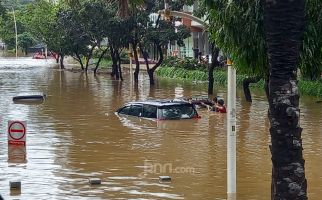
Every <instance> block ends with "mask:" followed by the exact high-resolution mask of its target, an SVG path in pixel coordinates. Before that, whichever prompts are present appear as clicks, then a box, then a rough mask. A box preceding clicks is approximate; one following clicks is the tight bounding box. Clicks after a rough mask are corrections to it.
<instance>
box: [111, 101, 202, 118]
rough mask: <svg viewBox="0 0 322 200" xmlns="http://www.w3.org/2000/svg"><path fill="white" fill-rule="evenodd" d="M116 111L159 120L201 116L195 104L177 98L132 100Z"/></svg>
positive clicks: (120, 113)
mask: <svg viewBox="0 0 322 200" xmlns="http://www.w3.org/2000/svg"><path fill="white" fill-rule="evenodd" d="M116 112H117V114H119V115H130V116H137V117H142V118H150V119H157V120H174V119H177V120H180V119H198V118H200V116H199V115H198V112H197V110H196V109H195V107H194V105H193V104H191V103H189V102H186V101H176V100H147V101H136V102H130V103H127V104H125V105H124V106H123V107H121V108H119V109H118V110H117V111H116Z"/></svg>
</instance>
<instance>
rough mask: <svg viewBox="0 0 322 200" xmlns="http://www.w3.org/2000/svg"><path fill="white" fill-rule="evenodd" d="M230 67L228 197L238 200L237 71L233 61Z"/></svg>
mask: <svg viewBox="0 0 322 200" xmlns="http://www.w3.org/2000/svg"><path fill="white" fill-rule="evenodd" d="M227 65H228V97H227V99H228V102H227V111H228V112H227V196H228V200H235V199H236V69H234V68H233V66H232V63H231V61H230V60H229V59H228V60H227Z"/></svg>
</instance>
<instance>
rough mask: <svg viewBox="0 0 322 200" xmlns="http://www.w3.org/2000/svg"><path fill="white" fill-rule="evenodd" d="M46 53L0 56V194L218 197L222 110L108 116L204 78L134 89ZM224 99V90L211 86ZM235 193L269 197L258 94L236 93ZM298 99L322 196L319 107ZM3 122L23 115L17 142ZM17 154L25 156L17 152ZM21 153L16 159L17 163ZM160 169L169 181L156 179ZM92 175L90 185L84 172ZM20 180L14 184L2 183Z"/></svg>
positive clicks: (199, 91)
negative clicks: (187, 115)
mask: <svg viewBox="0 0 322 200" xmlns="http://www.w3.org/2000/svg"><path fill="white" fill-rule="evenodd" d="M51 64H52V62H51V61H44V60H32V59H30V58H23V59H18V60H16V59H3V58H2V59H0V94H1V96H0V112H1V116H0V122H1V123H0V194H1V195H2V196H3V197H4V198H5V199H24V200H25V199H37V200H38V199H76V198H77V199H192V200H194V199H196V200H197V199H226V115H225V114H219V113H209V112H208V111H206V110H199V112H200V115H201V116H202V118H201V119H199V120H183V121H162V122H156V121H150V120H140V119H137V118H133V117H127V118H124V117H118V116H117V115H115V114H114V111H115V110H116V109H117V108H118V107H120V106H121V105H122V104H123V103H125V102H128V101H131V100H143V99H148V98H175V97H182V96H199V95H206V91H207V89H206V85H205V84H194V83H189V82H180V81H173V80H159V81H158V82H157V84H156V87H155V88H150V86H149V83H148V78H147V77H146V76H141V77H140V83H139V86H138V87H137V88H134V87H132V86H131V84H130V80H129V77H128V75H127V74H125V75H124V76H125V79H126V80H125V81H124V82H119V81H114V80H111V78H110V77H109V75H100V76H98V77H94V76H93V75H92V74H89V75H88V76H86V75H85V74H81V73H73V72H69V71H61V70H58V69H54V68H53V67H50V66H51ZM20 92H44V93H46V94H48V98H47V100H46V101H44V102H43V103H42V104H15V103H13V101H12V97H13V96H14V95H16V94H17V93H20ZM217 95H218V96H222V97H223V98H225V99H226V91H225V88H222V89H220V90H219V91H218V93H217ZM237 96H238V99H237V109H238V113H237V116H238V120H237V124H238V137H237V145H238V147H237V151H238V152H237V156H238V158H237V165H238V169H237V175H238V180H237V184H238V186H237V190H238V194H237V198H238V199H242V200H250V199H254V200H261V199H267V200H268V199H270V178H271V177H270V172H271V161H270V153H269V149H268V145H269V141H270V138H269V133H268V126H269V123H268V119H267V108H268V105H267V101H266V99H265V97H264V94H262V93H258V92H257V93H255V94H254V96H253V99H254V100H253V103H252V104H251V105H250V104H248V103H246V102H245V101H244V100H243V97H242V93H241V92H240V91H239V92H238V95H237ZM315 100H316V99H315V98H310V97H302V98H301V112H302V113H301V125H302V127H303V143H304V154H305V159H306V175H307V178H308V184H309V189H308V191H309V197H310V199H320V197H321V196H322V189H321V188H322V174H321V170H320V169H321V164H322V156H321V154H322V152H321V151H322V150H321V148H322V131H321V130H322V110H321V104H318V103H315ZM8 120H25V121H27V147H26V149H24V148H18V147H10V148H8V145H7V127H8V126H7V123H8ZM25 157H26V160H25ZM24 160H25V161H24ZM160 175H170V176H171V177H172V182H171V183H162V182H161V183H160V182H159V181H158V177H159V176H160ZM91 177H96V178H101V180H102V185H98V186H90V185H89V184H88V178H91ZM17 179H19V180H21V183H22V187H21V190H20V191H19V190H18V191H17V190H10V188H9V181H12V180H17Z"/></svg>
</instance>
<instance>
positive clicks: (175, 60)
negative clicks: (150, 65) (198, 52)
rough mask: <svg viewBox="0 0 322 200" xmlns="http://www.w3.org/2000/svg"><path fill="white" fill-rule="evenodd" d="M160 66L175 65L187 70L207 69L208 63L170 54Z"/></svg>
mask: <svg viewBox="0 0 322 200" xmlns="http://www.w3.org/2000/svg"><path fill="white" fill-rule="evenodd" d="M160 67H175V68H182V69H186V70H200V71H207V65H206V64H203V63H199V62H198V60H196V59H193V58H179V57H177V56H168V57H166V58H165V59H164V61H163V62H162V64H161V66H160Z"/></svg>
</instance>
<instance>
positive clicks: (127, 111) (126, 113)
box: [119, 106, 131, 115]
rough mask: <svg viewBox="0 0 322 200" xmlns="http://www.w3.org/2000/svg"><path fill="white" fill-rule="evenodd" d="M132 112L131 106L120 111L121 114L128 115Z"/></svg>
mask: <svg viewBox="0 0 322 200" xmlns="http://www.w3.org/2000/svg"><path fill="white" fill-rule="evenodd" d="M130 110H131V106H125V107H123V108H122V109H121V110H120V111H119V114H125V115H128V114H129V113H130Z"/></svg>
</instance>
